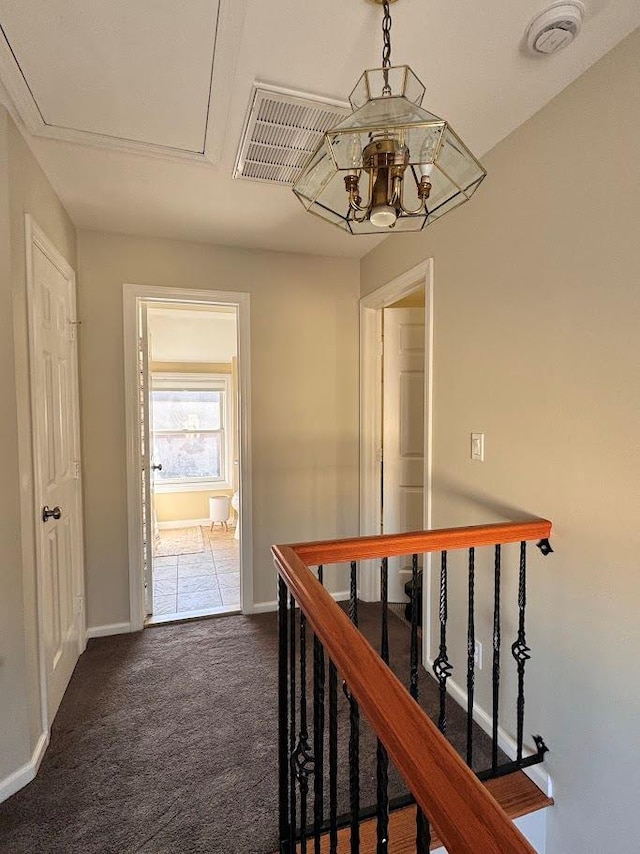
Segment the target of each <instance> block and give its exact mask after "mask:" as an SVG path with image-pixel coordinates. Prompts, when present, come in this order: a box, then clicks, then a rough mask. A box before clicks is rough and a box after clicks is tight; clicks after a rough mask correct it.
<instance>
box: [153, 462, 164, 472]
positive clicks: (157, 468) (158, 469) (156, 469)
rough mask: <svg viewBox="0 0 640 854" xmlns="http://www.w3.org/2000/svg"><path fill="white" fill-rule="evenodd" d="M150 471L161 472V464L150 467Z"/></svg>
mask: <svg viewBox="0 0 640 854" xmlns="http://www.w3.org/2000/svg"><path fill="white" fill-rule="evenodd" d="M151 469H152V471H162V463H157V464H155V465H152V466H151Z"/></svg>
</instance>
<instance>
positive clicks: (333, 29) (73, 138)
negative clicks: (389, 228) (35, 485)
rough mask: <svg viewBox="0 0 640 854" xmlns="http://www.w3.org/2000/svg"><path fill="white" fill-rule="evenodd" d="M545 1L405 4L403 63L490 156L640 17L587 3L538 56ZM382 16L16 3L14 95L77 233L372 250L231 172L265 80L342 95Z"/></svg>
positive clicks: (339, 10)
mask: <svg viewBox="0 0 640 854" xmlns="http://www.w3.org/2000/svg"><path fill="white" fill-rule="evenodd" d="M546 5H549V4H547V3H545V2H544V0H541V2H538V0H535V2H534V0H486V1H485V2H484V3H483V4H478V3H477V0H446V2H445V0H399V2H398V3H396V4H394V5H393V6H392V14H393V28H392V48H393V53H392V60H393V62H394V63H395V64H403V63H407V64H409V65H411V66H412V68H413V69H414V71H415V72H416V73H417V75H418V76H419V77H420V78H421V79H422V80H423V82H424V83H425V85H426V87H427V94H426V96H425V100H424V104H423V105H424V106H425V107H427V108H428V109H429V110H430V111H432V112H434V113H436V114H437V115H440V116H442V117H443V118H447V119H448V120H449V121H450V122H451V124H452V125H453V127H454V128H455V129H456V130H457V131H458V133H459V134H460V135H461V136H462V138H463V139H464V140H465V141H466V142H467V143H468V144H469V146H470V147H471V149H472V150H473V151H474V153H476V154H477V155H479V156H482V155H483V154H484V153H486V152H487V151H488V150H489V149H490V148H492V147H493V146H494V145H495V144H496V143H497V142H498V141H499V140H501V139H503V138H504V137H505V136H506V135H507V134H509V133H510V132H511V131H512V130H514V129H515V128H516V127H518V126H519V125H520V124H522V123H523V122H524V121H526V119H528V118H529V117H530V116H531V115H533V113H535V112H536V111H537V110H539V109H540V108H541V107H542V106H544V104H546V103H547V102H548V101H549V100H551V98H553V97H554V96H555V95H557V94H558V93H559V92H560V91H561V90H562V89H564V88H565V87H566V86H567V85H568V84H569V83H571V82H572V81H573V80H574V79H575V78H576V77H578V76H579V75H580V74H582V73H583V72H584V71H585V70H586V69H587V68H589V67H590V66H591V65H592V64H593V63H594V62H596V61H597V60H598V59H599V58H600V57H601V56H602V55H603V54H604V53H606V52H607V51H609V50H610V49H611V48H612V47H614V46H615V45H616V44H617V43H618V42H619V41H621V40H622V39H623V38H624V37H625V36H626V35H627V34H629V33H630V32H631V31H632V30H633V29H635V28H636V27H637V26H638V25H640V3H638V0H585V6H586V13H585V23H584V26H583V29H582V32H581V34H580V36H579V37H578V39H577V40H576V41H575V42H574V43H573V44H572V45H571V46H570V47H568V48H567V49H566V50H565V51H563V52H561V53H559V54H557V55H556V56H551V57H546V58H543V57H534V56H529V55H528V54H527V53H526V50H525V49H524V48H523V36H524V32H525V29H526V27H527V25H528V23H529V22H530V20H531V19H532V18H533V17H534V16H535V15H536V14H537V13H538V12H539V11H541V10H542V9H544V8H545V7H546ZM380 16H381V11H380V7H379V6H375V5H373V4H371V3H369V2H366V0H348V2H345V0H323V2H321V3H302V2H300V0H270V2H265V0H262V2H261V0H189V2H188V3H175V2H170V0H136V2H135V3H125V2H124V0H112V2H109V3H105V2H101V0H89V2H87V0H48V2H45V0H2V4H1V5H0V25H1V26H2V30H3V34H4V38H3V34H2V33H0V80H1V81H2V83H3V84H4V89H5V90H6V91H5V92H4V93H2V98H3V100H4V101H5V103H7V106H9V109H10V110H11V112H12V114H13V115H14V117H15V118H16V119H17V120H19V122H20V123H21V125H22V127H23V130H24V131H25V136H26V137H27V139H28V142H29V144H30V146H31V148H32V150H33V151H34V153H35V155H36V157H37V159H38V160H39V162H40V164H41V165H42V167H43V168H44V170H45V172H46V173H47V175H48V176H49V179H50V181H51V183H52V184H53V186H54V188H55V190H56V192H57V193H58V195H59V196H60V198H61V199H62V201H63V203H64V205H65V207H66V208H67V210H68V212H69V214H70V216H71V218H72V219H73V221H74V223H75V225H76V226H77V227H79V228H87V229H99V230H107V231H115V232H121V233H127V234H137V235H146V236H157V237H166V238H176V239H182V240H194V241H198V242H208V243H216V244H226V245H234V246H244V247H256V248H265V249H273V250H280V251H287V252H303V253H318V254H323V255H338V256H351V257H360V256H362V255H364V254H365V253H366V252H368V251H369V250H370V249H371V248H373V246H375V245H376V243H377V242H379V240H380V239H381V238H378V237H375V236H374V237H362V236H360V237H351V236H349V235H346V234H343V233H342V232H341V231H339V230H338V229H337V228H335V227H334V226H331V225H329V224H327V223H325V222H323V221H321V220H319V219H317V218H316V217H313V216H310V215H309V214H307V213H305V212H304V210H303V208H302V207H301V206H300V204H299V203H298V202H297V201H296V199H295V198H294V196H293V194H292V193H291V192H290V190H289V189H288V188H287V187H283V186H279V185H269V184H261V183H254V182H251V181H246V180H241V181H238V180H234V179H233V178H232V174H233V169H234V163H235V158H236V153H237V148H238V143H239V140H240V136H241V133H242V128H243V124H244V120H245V116H246V113H247V108H248V106H249V100H250V97H251V92H252V86H253V83H254V81H256V80H258V81H261V82H265V83H270V84H274V85H276V86H281V87H286V88H288V89H294V90H298V91H302V92H308V93H314V94H318V95H323V96H326V97H329V98H334V99H341V100H343V99H344V98H345V97H346V96H347V95H348V94H349V92H350V90H351V88H352V87H353V85H354V84H355V81H356V80H357V78H358V77H359V76H360V73H361V72H362V70H363V69H364V68H371V67H375V66H378V65H380V50H381V36H380ZM488 180H490V176H489V179H488ZM481 198H482V191H480V192H479V193H478V196H477V197H476V199H474V201H473V202H472V203H473V204H481ZM391 239H393V238H391Z"/></svg>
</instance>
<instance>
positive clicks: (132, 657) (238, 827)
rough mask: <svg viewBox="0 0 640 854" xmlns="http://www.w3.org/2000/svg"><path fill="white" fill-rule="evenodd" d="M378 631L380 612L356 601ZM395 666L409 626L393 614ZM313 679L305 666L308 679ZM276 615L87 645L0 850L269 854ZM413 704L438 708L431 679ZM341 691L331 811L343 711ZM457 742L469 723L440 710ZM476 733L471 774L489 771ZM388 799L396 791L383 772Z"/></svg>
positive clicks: (3, 819) (11, 804)
mask: <svg viewBox="0 0 640 854" xmlns="http://www.w3.org/2000/svg"><path fill="white" fill-rule="evenodd" d="M360 618H361V627H362V629H363V631H364V633H365V634H366V635H368V636H371V637H377V634H378V631H379V628H378V627H379V611H378V608H377V606H375V605H361V606H360ZM390 634H391V637H390V644H391V656H392V665H393V666H394V669H396V670H397V672H398V675H399V676H400V678H405V679H406V675H407V672H408V629H407V627H406V625H405V624H404V623H402V622H401V621H400V620H398V619H396V618H392V619H390ZM309 672H310V673H311V671H309ZM276 676H277V627H276V616H275V614H264V615H259V616H254V617H243V616H232V617H219V618H215V619H211V620H203V621H201V622H198V623H187V624H180V625H169V626H160V627H157V628H150V629H147V630H145V631H144V632H141V633H139V634H135V635H120V636H117V637H111V638H101V639H96V640H92V641H90V642H89V645H88V648H87V651H86V653H85V654H84V655H83V656H82V658H81V659H80V661H79V663H78V666H77V668H76V671H75V673H74V675H73V678H72V680H71V683H70V685H69V688H68V690H67V693H66V694H65V697H64V699H63V701H62V705H61V707H60V711H59V713H58V715H57V717H56V720H55V723H54V726H53V732H52V739H51V745H50V747H49V749H48V751H47V753H46V755H45V757H44V760H43V762H42V766H41V769H40V772H39V774H38V776H37V777H36V779H35V780H34V781H33V782H32V783H30V784H29V785H28V786H27V787H26V788H25V789H23V790H22V791H21V792H19V793H18V794H17V795H14V796H13V797H12V798H10V799H9V800H8V801H6V802H5V803H4V804H2V805H0V852H1V854H35V852H38V854H54V853H55V854H134V852H135V854H182V852H185V854H186V852H189V854H199V853H200V852H207V854H223V852H224V854H269V852H273V851H275V850H276V849H277V788H276V787H277V710H276V703H277V686H276ZM421 693H422V704H423V706H424V707H425V708H426V709H427V711H428V712H429V713H430V714H431V715H432V716H435V714H437V711H436V710H437V692H436V686H435V682H434V681H433V680H432V679H431V678H430V677H428V676H427V675H426V674H425V673H424V672H423V675H422V677H421ZM339 697H340V709H339V719H340V751H339V755H340V759H341V774H342V782H341V787H340V800H341V808H342V809H345V810H346V806H347V797H348V794H347V781H346V773H347V763H346V755H347V738H348V707H347V702H346V700H345V698H344V697H343V695H342V692H341V691H340V692H339ZM450 706H451V708H450V709H449V731H450V734H451V736H452V740H453V741H454V743H456V745H457V747H458V749H462V747H463V733H464V727H465V718H464V715H463V714H462V712H461V710H459V709H457V707H455V706H454V705H453V703H451V704H450ZM488 749H489V743H488V739H487V738H486V736H484V734H482V733H480V732H478V735H477V737H476V754H477V760H478V766H483V767H485V766H486V765H487V764H488V756H489V754H488ZM360 753H361V757H362V798H361V803H362V806H366V805H369V804H373V803H374V802H375V759H374V753H375V738H374V736H373V733H372V732H371V731H369V729H368V727H366V725H364V726H363V732H362V742H361V749H360ZM390 791H391V794H399V793H401V792H402V791H403V786H402V783H401V781H400V780H399V779H398V778H397V776H395V775H392V778H391V783H390Z"/></svg>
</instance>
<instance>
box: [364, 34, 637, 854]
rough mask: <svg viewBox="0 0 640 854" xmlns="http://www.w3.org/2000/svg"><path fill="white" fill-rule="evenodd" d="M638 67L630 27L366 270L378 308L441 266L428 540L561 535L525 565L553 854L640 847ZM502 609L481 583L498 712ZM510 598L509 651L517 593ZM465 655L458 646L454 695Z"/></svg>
mask: <svg viewBox="0 0 640 854" xmlns="http://www.w3.org/2000/svg"><path fill="white" fill-rule="evenodd" d="M639 56H640V31H636V33H635V34H633V35H632V36H630V37H629V38H628V39H627V40H626V41H625V42H623V43H622V44H621V45H620V46H619V47H618V48H616V49H615V50H614V51H613V52H612V53H610V54H609V55H608V56H606V57H605V58H604V59H603V60H602V61H601V62H599V63H598V64H597V65H596V66H595V67H594V68H592V69H591V70H590V71H588V72H587V73H586V74H585V75H584V76H583V77H582V78H580V79H579V80H578V81H577V82H576V83H574V84H573V85H572V86H570V87H569V88H568V89H567V90H565V91H564V92H563V93H562V94H561V95H560V96H559V97H558V98H556V99H555V100H554V101H552V102H551V103H550V104H549V105H548V106H547V107H545V108H544V109H543V110H542V111H541V112H540V113H538V114H537V115H536V116H534V117H533V118H532V119H531V120H530V121H529V122H527V123H526V124H525V125H524V126H523V127H521V128H520V129H518V130H517V131H516V132H515V133H513V134H512V135H511V136H510V137H509V138H508V139H506V140H505V141H504V142H503V143H501V144H500V145H498V146H497V147H496V148H495V149H494V150H493V151H492V152H491V153H490V154H489V155H488V156H487V157H486V166H487V169H488V172H489V177H488V178H487V180H486V182H485V184H484V185H483V187H482V188H481V190H480V191H479V192H478V194H477V196H475V197H474V199H473V200H472V202H470V203H469V204H468V205H466V206H465V207H463V208H461V209H460V210H459V211H457V212H455V213H452V214H450V215H448V216H447V217H446V218H444V219H443V220H442V221H441V222H439V223H438V224H436V225H435V226H434V227H433V229H432V230H428V231H427V232H426V233H425V234H424V235H419V236H418V235H416V236H413V235H412V236H398V237H397V238H390V239H388V240H387V241H385V243H384V244H382V246H381V247H379V248H377V249H376V250H374V251H373V252H371V253H370V254H369V255H367V256H366V258H365V259H364V260H363V263H362V266H361V277H362V293H363V294H365V293H368V292H370V291H372V290H373V289H375V288H376V287H378V286H379V285H381V284H383V283H384V282H386V281H388V280H390V279H391V278H393V277H394V276H395V275H397V274H398V273H400V272H402V271H404V270H405V269H407V268H409V267H411V266H412V265H414V264H416V263H417V262H419V261H420V260H422V259H424V258H428V257H433V258H434V263H435V298H434V310H435V387H434V443H433V448H434V506H433V511H434V512H433V519H434V524H435V525H436V526H442V525H451V524H469V523H480V522H484V521H492V520H494V519H499V518H513V517H517V516H519V515H521V513H523V512H528V513H533V514H539V515H542V516H547V517H548V518H550V519H551V520H552V521H553V523H554V536H553V545H554V548H555V554H554V555H552V556H550V557H547V558H546V559H543V558H542V557H540V556H539V555H538V553H537V551H536V550H535V549H534V554H532V556H531V568H532V572H531V574H530V592H529V609H528V640H529V644H530V646H531V647H532V649H533V659H532V661H531V663H530V667H529V668H528V674H529V675H528V677H527V679H528V684H527V692H526V696H527V706H526V709H527V712H526V715H527V717H526V732H527V733H532V732H540V733H541V734H542V735H543V736H544V737H545V738H546V740H547V742H548V744H549V746H550V748H551V753H550V754H549V756H548V760H547V762H546V765H547V767H548V770H549V771H550V773H551V775H552V777H553V779H554V782H555V795H556V799H557V806H556V807H555V809H553V810H552V811H551V814H550V819H549V841H548V848H547V854H579V853H580V854H582V852H586V851H588V852H596V851H597V852H600V851H611V852H614V851H615V852H616V854H632V852H636V851H637V850H638V838H639V837H640V812H639V811H638V807H637V800H638V792H639V791H640V763H639V762H638V758H639V751H638V748H639V746H640V736H639V734H638V709H639V708H640V682H639V681H638V678H637V669H638V668H637V663H638V651H639V650H640V628H639V627H640V620H639V618H638V615H639V614H640V580H639V577H638V555H639V554H640V534H639V530H640V528H639V525H638V520H639V519H640V486H639V484H640V450H639V449H640V440H639V432H638V431H639V425H640V356H639V342H640V253H639V252H638V238H639V236H640V216H639V211H640V206H639V204H638V189H639V188H640V157H639V156H638V150H639V144H640V98H638V92H639V91H640V62H639V61H638V57H639ZM471 431H484V432H485V434H486V461H485V462H484V463H482V464H480V463H476V462H471V461H470V459H469V434H470V433H471ZM510 574H511V575H512V576H513V562H512V563H511V570H510ZM454 586H455V590H454V595H453V604H452V611H453V612H454V614H456V615H457V616H453V615H452V621H453V622H454V623H455V622H458V623H459V624H461V623H462V622H463V620H464V616H463V612H464V590H463V589H462V588H463V586H462V585H460V584H457V585H454ZM489 596H490V578H489V574H488V572H486V571H485V570H483V571H481V573H480V578H479V604H478V609H477V612H478V614H477V616H478V626H479V636H480V639H481V640H482V641H483V643H484V650H485V666H484V671H483V673H482V674H480V675H481V676H482V677H485V679H483V680H481V682H482V683H483V684H481V685H480V691H479V696H480V699H481V701H482V703H483V705H484V706H485V708H488V707H489V706H488V691H487V683H486V677H488V672H489V671H490V664H489V661H488V658H489V655H490V642H491V629H490V613H491V612H490V607H489ZM505 601H508V602H510V603H511V606H510V608H509V613H508V614H507V623H506V624H507V627H508V632H509V635H508V636H509V638H510V640H509V643H510V642H511V639H512V638H513V629H514V619H515V612H514V608H513V602H514V601H515V588H514V585H513V584H511V585H510V589H509V590H508V591H506V593H505ZM459 628H461V626H459ZM505 641H506V637H505ZM464 653H465V649H464V635H463V634H461V633H460V632H458V634H457V642H454V644H453V655H454V660H455V664H456V666H457V670H456V677H455V678H456V679H457V680H458V681H459V682H460V683H461V684H463V683H464V677H463V676H462V675H461V674H462V673H463V672H464V671H463V670H462V667H463V658H464ZM508 658H510V656H508V655H507V654H506V652H505V667H507V666H508V667H509V668H512V666H513V665H512V664H510V665H508V664H507V659H508ZM505 711H506V709H505ZM505 722H506V720H505Z"/></svg>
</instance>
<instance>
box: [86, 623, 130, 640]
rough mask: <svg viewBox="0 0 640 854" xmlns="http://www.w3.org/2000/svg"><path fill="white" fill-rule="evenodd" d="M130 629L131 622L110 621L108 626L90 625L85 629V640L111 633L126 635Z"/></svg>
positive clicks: (106, 635) (107, 635)
mask: <svg viewBox="0 0 640 854" xmlns="http://www.w3.org/2000/svg"><path fill="white" fill-rule="evenodd" d="M132 631H133V629H132V628H131V623H111V624H110V625H108V626H90V627H89V628H88V629H87V640H91V638H106V637H111V635H126V634H129V633H130V632H132Z"/></svg>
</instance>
